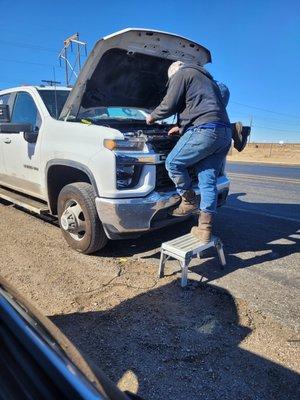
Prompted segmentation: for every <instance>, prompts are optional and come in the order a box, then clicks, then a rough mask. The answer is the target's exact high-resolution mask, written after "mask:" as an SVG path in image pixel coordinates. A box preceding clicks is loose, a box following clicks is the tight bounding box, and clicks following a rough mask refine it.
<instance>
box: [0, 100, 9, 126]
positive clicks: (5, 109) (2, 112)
mask: <svg viewBox="0 0 300 400" xmlns="http://www.w3.org/2000/svg"><path fill="white" fill-rule="evenodd" d="M1 122H6V123H8V122H10V113H9V106H8V105H7V104H0V123H1Z"/></svg>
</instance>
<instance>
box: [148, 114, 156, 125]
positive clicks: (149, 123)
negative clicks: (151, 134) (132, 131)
mask: <svg viewBox="0 0 300 400" xmlns="http://www.w3.org/2000/svg"><path fill="white" fill-rule="evenodd" d="M154 122H155V119H154V118H153V117H152V115H151V114H150V115H147V117H146V123H147V125H151V124H154Z"/></svg>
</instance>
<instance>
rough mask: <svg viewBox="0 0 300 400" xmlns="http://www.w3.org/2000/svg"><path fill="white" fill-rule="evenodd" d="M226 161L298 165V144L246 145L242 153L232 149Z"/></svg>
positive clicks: (299, 147) (299, 163) (299, 160)
mask: <svg viewBox="0 0 300 400" xmlns="http://www.w3.org/2000/svg"><path fill="white" fill-rule="evenodd" d="M227 159H228V161H244V162H263V163H275V164H276V163H278V164H289V165H300V144H288V143H286V144H283V145H280V144H278V143H248V144H247V146H246V148H245V149H244V150H243V151H242V152H240V153H239V152H238V151H237V150H235V149H234V148H232V149H231V150H230V152H229V155H228V157H227Z"/></svg>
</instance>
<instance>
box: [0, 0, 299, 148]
mask: <svg viewBox="0 0 300 400" xmlns="http://www.w3.org/2000/svg"><path fill="white" fill-rule="evenodd" d="M0 9H1V18H0V71H1V72H0V88H6V87H11V86H17V85H19V84H21V83H33V84H39V83H40V82H41V80H42V79H51V78H53V66H55V71H56V78H57V79H58V80H61V81H63V80H64V71H63V68H61V67H60V66H59V62H58V59H57V55H58V53H59V51H60V50H61V48H62V46H63V40H64V38H65V37H67V36H69V35H71V34H73V33H75V32H79V33H80V38H81V39H82V40H84V41H86V42H87V44H88V50H91V49H92V47H93V44H94V43H95V41H96V40H97V39H99V38H101V37H103V36H105V35H107V34H109V33H112V32H114V31H117V30H120V29H123V28H126V27H130V26H131V27H145V28H153V29H160V30H164V31H168V32H173V33H177V34H179V35H182V36H186V37H188V38H190V39H192V40H194V41H196V42H198V43H200V44H203V45H204V46H206V47H208V48H209V49H210V51H211V53H212V59H213V63H212V64H209V65H208V66H207V68H208V69H209V71H210V72H211V73H212V74H213V75H214V77H215V78H216V79H217V80H220V81H223V82H224V83H226V84H227V85H228V87H229V88H230V91H231V100H230V105H229V107H228V109H229V113H230V117H231V119H232V120H241V121H243V122H244V123H249V121H250V118H251V116H252V118H253V134H252V140H253V141H254V140H255V141H262V142H263V141H279V140H284V141H289V142H299V141H300V2H299V1H298V0H286V1H282V0H273V1H268V0H261V1H259V0H252V1H235V0H232V1H225V0H224V1H218V0H215V1H211V0H210V1H208V0H206V1H203V0H198V1H190V0H184V1H183V0H181V1H175V0H160V1H157V0H152V1H141V0H140V1H136V0H132V1H131V0H127V1H117V0H110V1H100V0H85V1H76V0H74V1H73V2H72V3H71V2H70V1H64V0H61V1H57V0H51V1H41V0H39V1H38V0H28V1H21V0H0Z"/></svg>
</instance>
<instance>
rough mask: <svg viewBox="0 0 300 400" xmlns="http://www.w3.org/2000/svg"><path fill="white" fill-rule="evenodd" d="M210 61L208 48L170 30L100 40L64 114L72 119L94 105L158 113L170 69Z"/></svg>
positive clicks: (120, 34) (134, 31)
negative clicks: (177, 64)
mask: <svg viewBox="0 0 300 400" xmlns="http://www.w3.org/2000/svg"><path fill="white" fill-rule="evenodd" d="M176 60H181V61H185V62H188V63H191V64H196V65H204V64H206V63H208V62H211V55H210V52H209V50H207V49H206V48H205V47H203V46H201V45H199V44H197V43H195V42H192V41H190V40H188V39H185V38H182V37H180V36H177V35H173V34H170V33H166V32H160V31H155V30H147V29H135V28H129V29H125V30H123V31H120V32H117V33H114V34H112V35H109V36H106V37H104V38H103V39H101V40H99V41H98V42H97V43H96V45H95V47H94V48H93V50H92V51H91V53H90V55H89V57H88V59H87V61H86V63H85V65H84V67H83V69H82V70H81V72H80V74H79V76H78V79H77V81H76V84H75V86H74V88H73V89H72V91H71V93H70V96H69V97H68V100H67V102H66V104H65V106H64V108H63V110H62V112H61V115H60V118H61V119H66V118H68V119H73V118H76V117H77V115H78V112H79V110H82V111H84V110H86V109H88V108H91V107H108V106H115V107H118V106H120V107H138V108H146V109H154V108H155V107H156V106H157V105H158V104H159V103H160V101H161V100H162V98H163V96H164V94H165V91H166V84H167V81H168V75H167V71H168V68H169V65H170V64H171V63H172V62H173V61H176Z"/></svg>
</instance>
